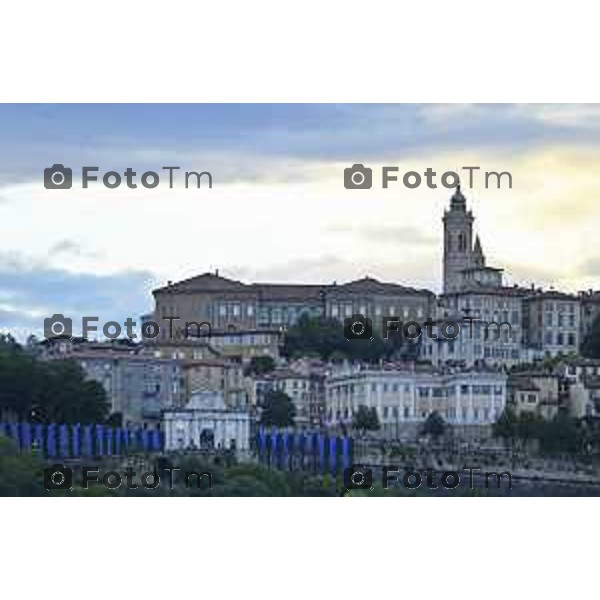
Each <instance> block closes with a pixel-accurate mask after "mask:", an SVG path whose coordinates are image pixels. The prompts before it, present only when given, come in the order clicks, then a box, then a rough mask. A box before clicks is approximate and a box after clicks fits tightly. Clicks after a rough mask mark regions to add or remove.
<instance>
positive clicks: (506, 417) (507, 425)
mask: <svg viewBox="0 0 600 600" xmlns="http://www.w3.org/2000/svg"><path fill="white" fill-rule="evenodd" d="M518 422H519V419H518V418H517V415H516V413H515V411H514V410H513V408H512V407H510V406H507V407H506V408H505V409H504V410H503V411H502V414H501V415H500V418H499V419H498V420H497V421H496V422H495V423H494V425H493V427H492V431H493V435H494V437H497V438H501V439H504V440H508V441H510V443H511V444H514V443H515V439H516V438H517V436H518V432H517V424H518Z"/></svg>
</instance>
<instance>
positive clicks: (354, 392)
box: [325, 368, 507, 433]
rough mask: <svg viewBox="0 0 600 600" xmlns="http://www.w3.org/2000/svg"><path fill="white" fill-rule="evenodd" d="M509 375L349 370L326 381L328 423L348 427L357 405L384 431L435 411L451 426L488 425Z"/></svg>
mask: <svg viewBox="0 0 600 600" xmlns="http://www.w3.org/2000/svg"><path fill="white" fill-rule="evenodd" d="M506 384H507V376H506V374H504V373H501V372H497V371H474V370H473V371H462V372H456V373H443V372H438V371H435V370H431V369H429V370H418V369H412V370H409V369H406V370H401V369H385V368H384V369H377V370H375V369H359V368H353V369H352V368H351V369H348V370H345V371H340V372H339V373H338V374H334V375H332V376H331V377H329V378H328V379H327V381H326V383H325V403H326V422H327V424H328V425H330V426H337V425H342V424H343V425H350V424H351V423H352V417H353V414H354V412H355V411H356V410H357V409H358V407H359V406H361V405H364V406H367V407H374V408H375V409H376V411H377V415H378V417H379V421H380V423H381V425H382V427H383V430H384V432H389V433H393V432H394V431H395V430H396V431H397V430H398V428H399V427H400V426H401V425H402V424H405V423H419V422H422V421H425V419H426V418H427V416H428V415H429V414H430V413H431V412H433V411H437V412H438V413H439V414H440V415H441V416H442V417H443V418H444V419H445V420H446V421H447V422H448V423H450V424H453V425H489V424H491V423H493V422H495V421H496V420H497V419H498V417H499V416H500V414H501V413H502V411H503V410H504V406H505V404H506Z"/></svg>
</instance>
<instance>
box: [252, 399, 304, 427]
mask: <svg viewBox="0 0 600 600" xmlns="http://www.w3.org/2000/svg"><path fill="white" fill-rule="evenodd" d="M261 408H262V412H261V417H260V423H261V425H263V426H265V427H291V426H293V425H294V419H295V417H296V407H295V406H294V403H293V402H292V399H291V398H290V397H289V396H288V395H287V394H285V393H284V392H280V391H278V390H270V391H268V392H267V393H266V394H265V397H264V400H263V402H262V406H261Z"/></svg>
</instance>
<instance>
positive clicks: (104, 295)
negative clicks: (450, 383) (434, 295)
mask: <svg viewBox="0 0 600 600" xmlns="http://www.w3.org/2000/svg"><path fill="white" fill-rule="evenodd" d="M599 142H600V105H540V104H537V105H508V104H503V105H492V104H484V105H456V104H449V105H434V104H424V105H408V104H395V105H391V104H386V105H375V104H369V105H348V104H339V105H332V104H328V105H319V104H296V105H284V104H275V105H267V104H250V105H236V104H222V105H208V104H200V105H186V104H175V105H152V104H144V105H133V104H129V105H110V104H106V105H94V104H85V105H77V104H70V105H42V104H36V105H25V104H24V105H8V104H5V105H0V330H2V331H9V332H12V333H14V334H16V335H17V336H19V337H20V338H23V337H25V336H26V335H27V334H28V333H30V332H34V333H37V334H38V335H39V334H40V332H41V330H42V326H43V319H44V318H45V317H48V316H50V315H53V314H55V313H63V314H65V315H67V316H71V317H73V318H74V319H75V320H77V319H79V318H80V317H81V315H97V316H99V317H100V319H101V322H102V320H118V321H123V320H124V319H125V318H127V317H128V316H131V317H132V318H134V319H135V318H136V317H138V316H139V315H141V314H144V313H146V312H148V311H149V310H150V309H151V307H152V296H151V290H152V289H154V288H156V287H158V286H160V285H163V284H165V283H166V282H167V281H168V280H172V281H177V280H179V279H182V278H186V277H191V276H194V275H196V274H200V273H203V272H206V271H214V270H215V269H219V272H220V274H221V275H223V276H226V277H231V278H234V279H241V280H242V281H246V282H250V281H260V282H298V283H331V282H332V281H338V282H344V281H349V280H352V279H356V278H359V277H363V276H365V275H369V276H371V277H376V278H378V279H381V280H382V281H390V282H397V283H402V284H405V285H412V286H418V287H427V288H429V289H432V290H433V291H436V292H439V291H440V289H441V273H442V270H441V269H442V263H441V259H442V247H441V242H442V223H441V217H442V215H443V211H444V208H445V207H446V206H447V205H448V202H449V198H450V196H451V194H452V191H451V190H448V189H446V188H444V187H443V186H442V185H441V183H440V181H439V176H440V175H441V174H442V173H443V172H444V171H447V170H455V171H457V170H458V171H460V168H461V167H463V166H479V167H480V169H481V171H480V172H479V173H478V174H477V175H476V176H475V177H474V185H473V187H472V188H470V187H469V186H467V185H466V183H467V182H466V181H465V178H464V177H463V179H462V187H463V191H464V193H465V196H466V197H467V202H468V204H469V207H470V208H471V209H472V210H473V212H474V215H475V217H476V220H475V229H476V231H477V232H478V233H479V234H480V237H481V240H482V244H483V249H484V253H485V255H486V258H487V261H488V264H490V265H492V266H497V267H502V268H504V269H505V271H506V283H507V284H513V283H519V284H523V285H529V284H530V283H532V282H534V283H535V284H536V285H538V286H543V287H549V286H553V287H555V288H558V289H564V290H566V291H571V292H575V291H578V290H581V289H589V288H594V289H598V288H599V287H600V286H598V283H597V282H598V280H599V278H600V252H599V251H598V250H597V244H596V243H595V240H596V238H597V232H598V231H600V209H599V206H600V191H599V190H600V188H599V186H598V185H597V181H596V179H597V177H598V173H600V168H599V167H600V143H599ZM56 163H61V164H63V165H65V166H67V167H70V168H72V169H73V186H72V188H71V189H64V190H63V189H60V190H58V189H55V190H47V189H45V188H44V177H43V175H44V169H46V168H48V167H51V166H52V165H53V164H56ZM354 163H362V164H364V165H365V166H366V167H369V168H372V169H373V186H372V188H371V189H369V190H364V189H361V190H347V189H345V188H344V179H343V176H344V169H346V168H348V167H350V166H351V165H352V164H354ZM384 165H386V166H395V167H398V169H399V173H400V178H401V176H402V174H403V173H405V172H406V171H410V170H415V171H418V172H420V173H423V172H424V171H425V170H426V169H427V168H432V169H433V170H434V171H435V172H436V173H437V174H438V179H437V184H438V188H437V189H429V188H427V186H426V185H425V182H424V181H423V183H422V185H421V186H420V187H419V188H417V189H409V188H407V187H405V186H403V184H402V182H401V180H400V181H398V182H392V183H390V185H389V187H388V188H387V189H384V188H383V187H382V185H381V168H382V166H384ZM83 166H97V167H98V168H99V174H100V178H99V179H101V176H102V174H103V173H105V172H107V171H111V170H114V171H117V172H121V173H123V172H124V171H125V169H127V168H131V169H133V170H134V171H135V172H136V173H137V174H138V175H137V179H136V181H137V183H138V187H137V188H136V189H129V188H128V187H127V186H126V185H125V180H124V179H123V183H122V184H121V185H120V186H119V187H118V188H116V189H108V188H106V187H104V186H103V185H102V183H101V181H100V180H99V181H97V182H91V183H90V184H89V187H88V188H87V189H83V188H82V186H81V169H82V167H83ZM162 166H180V167H181V170H180V172H179V173H181V172H183V171H185V170H188V171H197V172H199V171H209V172H210V173H211V175H212V182H213V185H212V188H211V189H208V187H207V186H206V185H205V186H204V187H202V188H201V189H199V190H198V189H193V188H191V189H185V187H184V186H183V185H181V181H180V180H182V179H183V177H182V176H180V177H179V178H176V185H175V186H174V187H173V189H171V188H169V186H168V176H167V175H166V174H165V173H164V171H162V170H161V167H162ZM147 170H153V171H157V172H159V173H161V184H160V185H159V186H158V187H156V188H154V189H147V188H144V187H143V186H141V185H140V182H139V176H140V175H141V173H143V172H144V171H147ZM485 171H509V172H510V173H511V174H512V188H511V189H508V184H507V182H506V179H505V180H503V182H502V184H503V185H502V188H501V189H495V188H496V184H495V180H491V182H490V185H491V186H492V187H489V188H488V189H486V187H485V185H484V176H483V175H480V173H483V172H485ZM463 174H465V175H466V173H464V172H463Z"/></svg>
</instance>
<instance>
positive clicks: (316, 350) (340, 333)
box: [283, 315, 418, 362]
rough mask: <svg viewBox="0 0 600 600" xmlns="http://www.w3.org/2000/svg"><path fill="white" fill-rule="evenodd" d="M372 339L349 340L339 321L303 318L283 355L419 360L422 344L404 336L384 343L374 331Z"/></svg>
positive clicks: (287, 339)
mask: <svg viewBox="0 0 600 600" xmlns="http://www.w3.org/2000/svg"><path fill="white" fill-rule="evenodd" d="M373 334H374V337H373V339H372V340H362V339H357V340H347V339H346V338H345V336H344V326H343V325H342V323H340V321H338V320H337V319H330V318H325V317H309V316H307V315H302V317H300V319H299V320H298V322H297V323H296V324H295V325H294V326H292V327H290V328H289V329H288V330H287V332H286V335H285V339H284V345H283V354H284V355H285V356H288V357H290V358H295V357H300V356H315V357H319V358H321V359H322V360H343V359H348V360H364V361H367V362H377V361H379V360H382V359H389V358H392V357H406V358H416V357H417V355H418V345H417V344H415V343H410V342H408V341H407V340H404V339H403V338H402V335H401V334H400V333H397V334H394V335H391V336H390V338H389V339H388V340H383V339H382V338H381V337H380V336H379V335H378V332H376V331H374V332H373Z"/></svg>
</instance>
